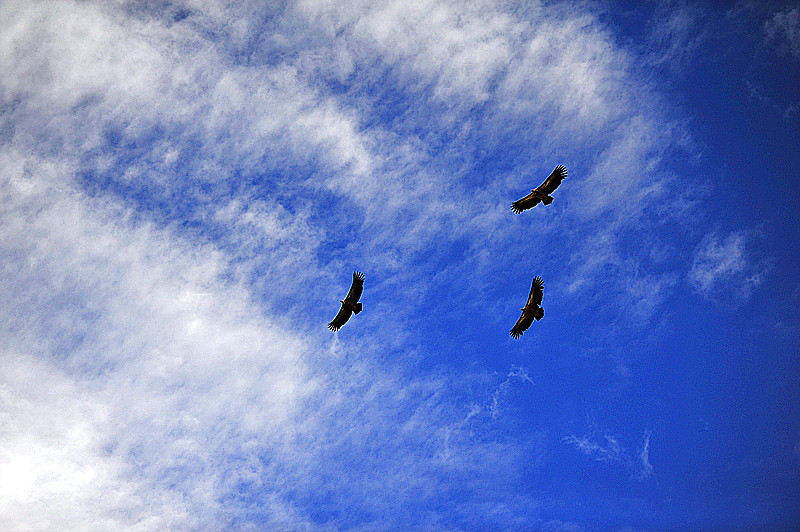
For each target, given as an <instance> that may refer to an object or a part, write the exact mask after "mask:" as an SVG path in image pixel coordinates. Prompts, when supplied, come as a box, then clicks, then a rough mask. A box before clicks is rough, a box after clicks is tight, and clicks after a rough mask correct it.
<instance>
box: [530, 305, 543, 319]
mask: <svg viewBox="0 0 800 532" xmlns="http://www.w3.org/2000/svg"><path fill="white" fill-rule="evenodd" d="M533 317H534V318H536V321H539V320H540V319H542V318H543V317H544V309H543V308H542V307H539V308H537V309H536V314H534V315H533Z"/></svg>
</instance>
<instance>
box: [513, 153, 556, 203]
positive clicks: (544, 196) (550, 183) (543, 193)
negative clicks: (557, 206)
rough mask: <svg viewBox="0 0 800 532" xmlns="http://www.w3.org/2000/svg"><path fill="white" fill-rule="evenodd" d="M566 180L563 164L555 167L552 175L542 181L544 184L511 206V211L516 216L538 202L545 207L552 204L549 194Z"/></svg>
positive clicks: (551, 197)
mask: <svg viewBox="0 0 800 532" xmlns="http://www.w3.org/2000/svg"><path fill="white" fill-rule="evenodd" d="M566 178H567V168H566V166H564V165H563V164H559V165H558V166H556V168H555V170H553V173H552V174H550V175H549V176H548V178H547V179H545V180H544V183H542V184H541V185H539V186H538V187H536V188H535V189H533V190H531V193H530V194H528V195H527V196H525V197H524V198H522V199H519V200H517V201H515V202H514V203H512V204H511V210H512V211H514V212H515V213H516V214H519V213H521V212H522V211H526V210H528V209H530V208H532V207H534V206H536V205H537V204H538V203H539V202H540V201H541V202H542V203H544V204H545V205H550V204H551V203H553V196H551V195H550V194H552V193H553V191H555V189H557V188H558V186H559V185H560V184H561V182H562V181H563V180H564V179H566Z"/></svg>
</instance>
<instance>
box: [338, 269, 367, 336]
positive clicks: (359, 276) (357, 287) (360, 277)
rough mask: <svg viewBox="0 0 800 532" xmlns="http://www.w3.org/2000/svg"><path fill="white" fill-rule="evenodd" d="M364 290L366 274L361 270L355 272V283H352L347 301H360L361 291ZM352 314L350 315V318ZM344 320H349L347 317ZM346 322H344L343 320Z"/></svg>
mask: <svg viewBox="0 0 800 532" xmlns="http://www.w3.org/2000/svg"><path fill="white" fill-rule="evenodd" d="M363 291H364V274H363V273H361V272H353V284H351V285H350V291H349V292H348V293H347V297H346V298H345V300H346V301H349V302H350V303H358V300H359V299H361V292H363ZM349 317H350V316H348V318H349ZM344 321H347V320H346V319H345V320H344ZM342 323H344V322H342Z"/></svg>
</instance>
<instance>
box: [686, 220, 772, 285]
mask: <svg viewBox="0 0 800 532" xmlns="http://www.w3.org/2000/svg"><path fill="white" fill-rule="evenodd" d="M749 240H751V238H750V237H749V236H748V234H747V233H745V232H734V233H730V234H729V235H727V236H726V237H724V238H722V237H721V236H720V235H719V234H718V233H716V232H715V233H711V234H709V235H707V236H706V237H705V238H704V239H703V241H702V242H701V243H700V245H699V246H698V248H697V250H696V251H695V254H694V260H693V262H692V267H691V269H690V270H689V282H690V283H691V284H692V286H693V287H694V288H695V290H697V291H698V292H699V293H700V294H701V295H703V296H704V297H707V298H712V299H714V298H717V297H719V296H724V295H725V294H731V295H733V297H734V298H735V299H736V300H738V301H746V300H747V299H749V298H750V296H751V294H752V293H753V291H754V290H755V289H756V288H758V287H759V286H760V285H761V283H763V282H764V276H765V275H766V274H767V271H768V269H769V268H768V264H767V263H765V262H763V261H759V260H758V259H756V258H754V257H752V256H751V253H750V252H749V251H748V247H749V242H748V241H749Z"/></svg>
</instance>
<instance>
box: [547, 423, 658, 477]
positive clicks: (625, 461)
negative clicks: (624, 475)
mask: <svg viewBox="0 0 800 532" xmlns="http://www.w3.org/2000/svg"><path fill="white" fill-rule="evenodd" d="M650 436H651V433H650V431H645V433H644V436H643V440H642V446H641V449H640V450H639V453H638V455H637V456H636V457H635V458H633V457H631V456H630V454H629V452H628V450H627V449H626V448H625V446H623V445H622V443H620V441H619V438H618V436H615V435H614V434H612V433H611V432H609V431H607V430H601V429H600V428H599V427H598V426H597V425H596V424H595V423H594V422H591V423H590V424H589V432H588V433H587V434H585V435H583V436H580V437H578V436H575V435H574V434H570V435H568V436H565V437H564V438H563V440H562V441H563V442H564V443H566V444H568V445H571V446H573V447H575V448H576V449H577V450H579V451H580V452H582V453H583V454H585V455H586V456H588V457H590V458H593V459H594V460H597V461H598V462H607V463H616V464H621V465H622V466H623V467H624V468H625V469H627V470H628V471H629V472H630V474H631V475H632V477H633V478H635V479H637V480H644V479H647V478H649V477H651V476H652V475H653V466H652V464H650Z"/></svg>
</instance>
